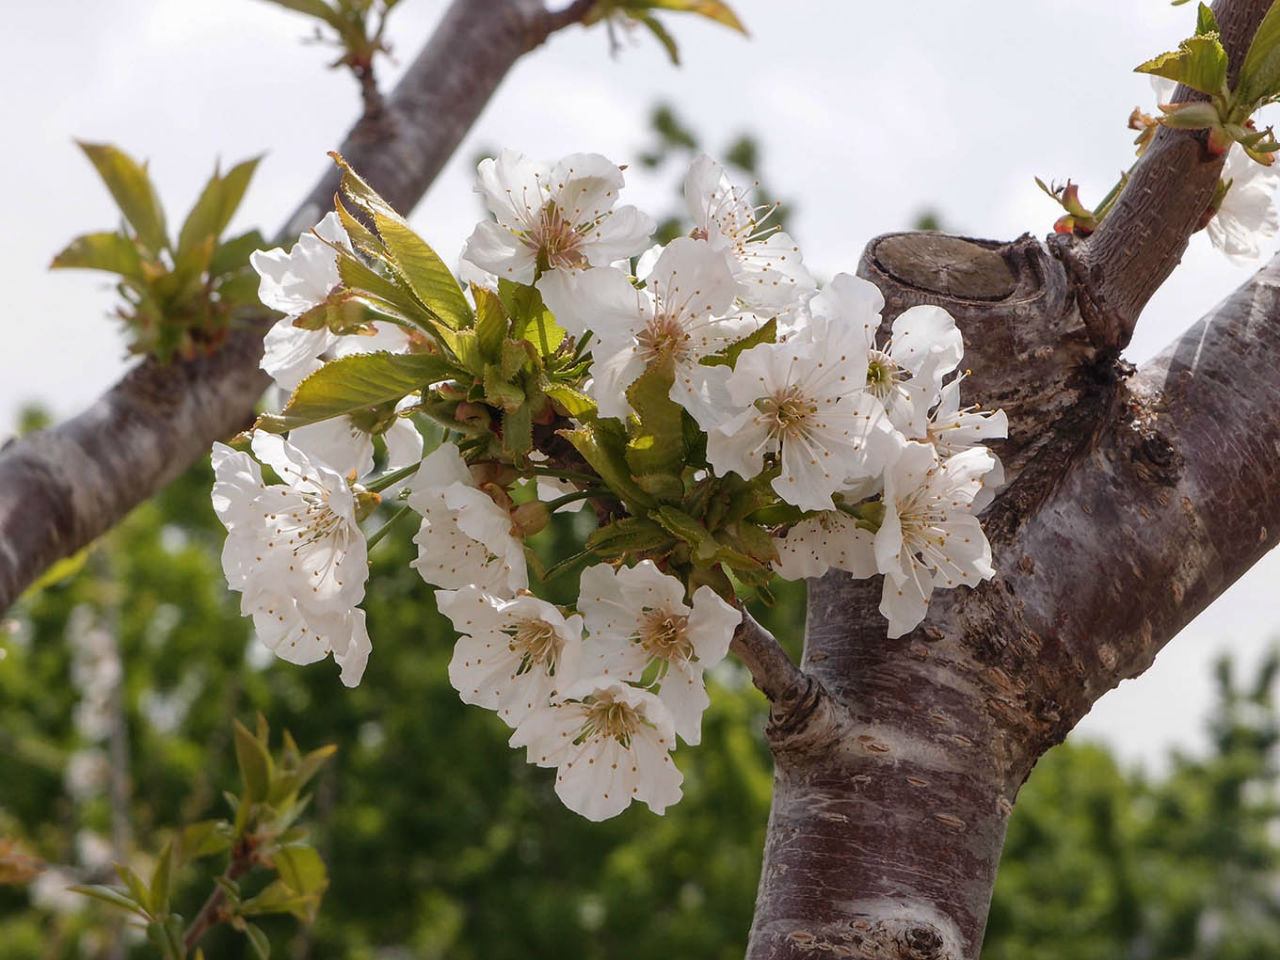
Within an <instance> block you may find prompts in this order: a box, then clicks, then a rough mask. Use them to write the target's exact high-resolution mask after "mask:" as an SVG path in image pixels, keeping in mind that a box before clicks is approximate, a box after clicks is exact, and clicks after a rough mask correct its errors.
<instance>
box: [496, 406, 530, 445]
mask: <svg viewBox="0 0 1280 960" xmlns="http://www.w3.org/2000/svg"><path fill="white" fill-rule="evenodd" d="M502 449H503V450H504V451H505V452H506V453H508V454H510V455H511V456H513V457H523V456H524V455H525V454H527V453H528V452H529V451H530V450H532V449H533V405H532V404H530V403H527V402H526V403H522V404H521V405H520V406H519V407H517V408H516V409H514V410H510V411H508V412H506V413H504V414H503V415H502Z"/></svg>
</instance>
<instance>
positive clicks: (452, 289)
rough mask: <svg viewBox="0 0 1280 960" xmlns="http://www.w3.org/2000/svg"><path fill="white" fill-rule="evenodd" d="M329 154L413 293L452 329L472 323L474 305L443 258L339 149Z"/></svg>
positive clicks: (345, 189)
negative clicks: (363, 178) (338, 151)
mask: <svg viewBox="0 0 1280 960" xmlns="http://www.w3.org/2000/svg"><path fill="white" fill-rule="evenodd" d="M330 156H331V157H333V159H334V162H335V163H336V164H337V165H338V166H339V167H340V168H341V169H342V192H343V193H344V194H345V195H346V196H347V197H348V198H349V199H350V200H351V201H352V202H353V203H355V204H356V205H357V206H358V207H360V208H361V209H362V210H364V211H365V212H366V213H368V214H369V215H370V216H372V217H373V220H374V226H376V227H377V230H378V235H379V236H380V237H381V238H382V242H383V244H384V245H385V247H386V250H387V253H388V254H389V255H390V257H391V259H392V260H393V261H394V263H395V265H396V266H397V267H398V268H399V269H400V272H401V273H403V274H404V276H405V279H406V280H407V281H408V283H409V286H410V287H411V288H412V290H413V292H414V295H415V296H417V298H418V299H419V300H420V301H421V302H422V303H423V304H424V305H425V306H426V307H427V308H428V309H429V310H430V311H431V312H432V313H434V314H435V315H436V317H437V318H438V319H439V320H440V321H441V322H443V323H444V324H445V325H446V326H447V327H449V328H450V329H452V330H461V329H463V328H464V327H469V326H471V325H472V323H473V322H474V318H473V317H472V315H471V306H470V305H469V304H468V303H467V298H466V297H465V296H463V294H462V288H461V287H460V286H459V285H458V281H457V280H456V279H454V276H453V273H452V272H450V270H449V268H448V267H446V266H445V265H444V261H443V260H441V259H440V257H439V256H438V255H437V254H436V252H435V251H434V250H432V249H431V246H430V245H429V244H428V243H427V242H426V241H425V240H423V239H422V238H421V237H420V236H418V235H417V234H416V233H414V231H413V230H412V228H410V226H409V224H408V223H407V222H406V221H405V219H404V217H402V216H400V214H399V213H397V212H396V210H395V209H394V208H393V207H392V206H391V204H389V203H387V202H386V201H385V200H383V199H382V197H380V196H379V195H378V194H377V192H376V191H375V190H374V189H373V188H372V187H370V186H369V185H368V184H367V183H365V182H364V181H363V180H362V179H360V177H359V176H358V175H357V174H356V172H355V171H354V170H352V169H351V167H350V165H349V164H348V163H347V162H346V161H345V160H344V159H342V157H341V156H339V155H338V154H336V153H332V154H330Z"/></svg>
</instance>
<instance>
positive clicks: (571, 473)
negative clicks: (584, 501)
mask: <svg viewBox="0 0 1280 960" xmlns="http://www.w3.org/2000/svg"><path fill="white" fill-rule="evenodd" d="M533 473H534V476H538V477H555V478H556V479H558V480H576V481H578V482H579V483H590V484H596V483H599V482H600V478H599V477H597V476H596V475H595V474H591V473H578V472H577V471H576V470H561V469H560V468H559V467H543V466H535V467H534V468H533Z"/></svg>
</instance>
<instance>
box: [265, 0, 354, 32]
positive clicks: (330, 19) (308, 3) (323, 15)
mask: <svg viewBox="0 0 1280 960" xmlns="http://www.w3.org/2000/svg"><path fill="white" fill-rule="evenodd" d="M267 2H268V3H274V4H275V5H276V6H278V7H284V8H285V9H286V10H294V11H297V12H298V13H305V14H306V15H307V16H308V17H315V18H316V19H317V20H320V21H323V22H324V23H327V24H328V25H329V26H331V27H333V28H334V29H335V30H339V31H341V30H342V28H343V27H344V26H345V24H343V22H342V19H341V16H340V14H339V13H338V11H336V10H334V9H333V8H332V7H330V6H329V5H328V4H327V3H325V2H324V0H267Z"/></svg>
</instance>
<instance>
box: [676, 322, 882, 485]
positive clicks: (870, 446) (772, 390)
mask: <svg viewBox="0 0 1280 960" xmlns="http://www.w3.org/2000/svg"><path fill="white" fill-rule="evenodd" d="M849 333H850V331H839V330H833V331H832V338H831V339H829V340H828V341H827V342H825V343H812V342H808V341H807V340H805V339H802V338H793V339H792V340H790V341H787V342H785V343H762V344H760V345H759V346H755V347H752V348H751V349H749V350H744V351H743V352H742V353H741V354H740V355H739V356H738V360H737V365H736V366H735V368H734V371H733V373H732V374H731V375H730V376H729V378H728V382H727V384H726V386H727V388H728V393H729V398H730V401H731V405H728V406H727V407H726V408H722V411H717V413H718V422H715V423H708V422H706V421H702V420H700V421H699V422H700V423H701V425H702V426H703V428H704V429H706V431H707V459H708V460H709V461H710V462H711V464H712V466H714V467H715V468H716V470H718V471H720V472H721V473H724V472H726V471H729V470H733V471H735V472H737V473H738V475H739V476H742V477H744V478H750V477H754V476H755V475H756V474H758V473H759V472H760V470H761V469H762V468H763V466H764V454H766V453H771V454H778V455H779V459H780V461H781V465H782V472H781V473H780V474H779V475H778V476H777V477H776V478H774V480H773V482H772V486H773V489H774V490H775V491H776V492H777V494H778V496H780V497H781V498H782V499H783V500H785V501H787V502H788V503H792V504H795V505H796V506H798V507H800V508H801V509H804V510H832V509H834V508H835V503H834V502H833V501H832V499H831V495H832V494H833V493H834V492H835V491H836V490H837V489H839V488H840V487H841V486H842V485H844V483H845V481H846V480H848V479H859V478H864V477H874V476H877V475H878V474H880V473H881V472H882V471H883V470H884V468H885V466H887V465H888V463H889V462H891V461H892V460H893V458H894V457H895V456H896V455H897V451H898V447H899V446H900V443H901V441H900V440H899V439H898V435H897V432H896V431H895V430H894V429H893V426H892V425H891V424H890V423H889V419H888V417H887V416H886V415H885V412H884V407H883V406H882V405H881V404H880V402H879V401H878V400H877V399H876V398H875V397H873V396H872V395H871V394H870V393H868V392H867V390H866V369H867V350H866V349H865V347H863V345H862V344H861V342H860V340H859V337H858V334H857V331H852V333H853V335H852V336H850V335H849ZM725 412H728V413H730V415H729V416H728V417H727V419H726V418H725Z"/></svg>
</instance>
